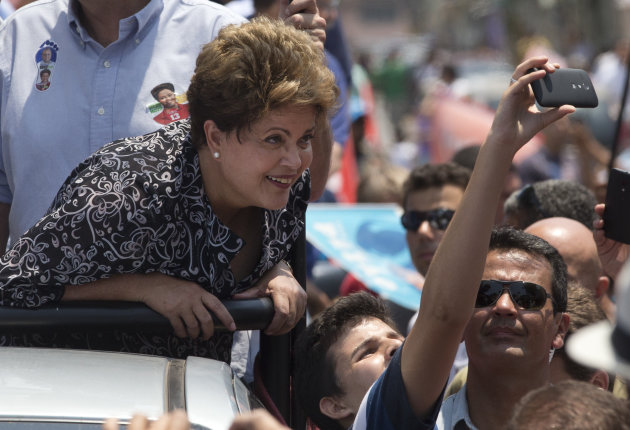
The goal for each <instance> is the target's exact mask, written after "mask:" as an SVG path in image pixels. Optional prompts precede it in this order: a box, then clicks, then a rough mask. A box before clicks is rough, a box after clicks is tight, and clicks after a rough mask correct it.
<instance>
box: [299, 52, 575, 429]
mask: <svg viewBox="0 0 630 430" xmlns="http://www.w3.org/2000/svg"><path fill="white" fill-rule="evenodd" d="M532 68H536V69H538V70H536V71H534V72H531V73H528V70H529V69H532ZM554 70H555V66H554V65H552V64H551V63H548V62H547V58H546V57H534V58H530V59H528V60H526V61H524V62H523V63H521V64H520V65H519V66H518V67H517V68H516V69H515V71H514V73H513V79H512V82H511V84H510V86H509V88H508V89H507V90H506V92H505V93H504V95H503V98H502V100H501V103H500V104H499V108H498V109H497V113H496V115H495V119H494V122H493V125H492V129H491V131H490V133H489V135H488V138H487V140H486V142H485V143H484V145H483V146H482V149H481V151H480V154H479V158H478V160H477V162H476V164H475V170H474V172H473V175H472V176H471V179H470V182H469V185H468V187H467V188H466V191H465V193H464V196H463V198H462V200H461V203H460V205H459V207H458V210H457V213H455V215H454V217H453V219H452V220H451V222H450V224H449V228H448V229H447V230H446V231H445V232H444V236H443V238H442V241H441V243H440V247H439V249H438V251H437V252H436V254H435V257H434V259H433V261H432V264H431V266H430V267H429V268H428V271H427V276H426V280H425V284H424V288H423V292H422V301H421V303H420V312H419V314H418V319H417V321H416V323H415V324H414V326H413V328H412V330H411V332H410V333H409V335H408V336H407V338H406V339H403V338H402V336H400V335H399V334H397V333H396V331H395V329H394V328H393V326H392V325H391V324H390V323H388V322H387V321H386V320H387V318H383V317H376V316H374V315H372V314H369V313H366V312H363V311H362V309H360V308H353V309H345V310H346V312H337V310H338V308H339V307H341V306H346V303H347V301H348V300H350V299H351V298H352V296H350V298H347V299H346V298H344V299H341V300H339V301H338V302H337V303H336V304H335V305H333V306H331V307H330V308H328V309H327V310H326V311H324V312H323V313H322V314H320V316H318V317H317V318H316V319H315V320H314V321H313V322H312V323H311V325H309V326H308V327H307V329H306V330H305V331H304V332H303V333H302V335H301V336H300V339H299V340H298V345H297V347H296V360H295V363H296V372H295V375H294V381H295V384H296V387H295V391H296V395H297V397H298V401H299V402H300V403H301V405H302V407H303V408H304V409H305V411H306V413H307V415H308V416H309V417H310V418H311V419H313V420H314V421H315V424H317V426H318V427H319V428H320V429H322V430H326V429H344V428H348V426H352V428H353V429H354V430H359V429H364V428H365V429H379V430H388V429H407V428H409V429H433V428H434V425H435V422H436V421H435V420H436V415H437V411H438V409H439V408H440V400H441V397H442V392H443V390H444V386H445V384H446V381H447V378H448V374H449V371H450V368H451V364H452V362H453V358H454V357H455V353H456V351H457V348H458V345H459V343H460V341H461V339H462V336H464V333H466V335H467V336H468V337H470V339H471V341H472V342H473V348H474V350H469V353H470V352H474V353H475V354H476V357H481V356H485V355H486V350H492V353H495V354H496V355H497V357H498V359H499V361H500V362H499V363H495V365H496V366H499V365H504V366H505V367H510V369H511V371H512V372H515V371H517V370H520V369H521V368H522V369H525V370H526V372H531V378H532V381H518V382H524V383H525V385H524V386H528V387H529V388H534V387H535V386H539V385H541V384H543V383H544V382H545V381H546V380H548V373H549V369H548V363H547V362H546V361H545V360H548V355H549V354H548V350H549V348H550V347H551V346H552V343H554V345H553V346H554V347H557V346H560V345H559V344H561V342H562V324H563V321H565V320H566V318H565V317H563V314H562V312H561V310H562V306H563V304H562V297H561V296H558V297H556V295H557V294H555V293H553V291H552V279H553V277H552V270H551V269H550V268H549V267H547V266H545V264H547V263H546V260H541V259H539V258H538V259H537V258H531V256H530V255H529V254H527V253H525V252H524V251H519V250H512V248H511V247H509V246H508V247H507V248H506V247H504V248H497V249H496V250H492V251H490V253H488V243H489V240H490V234H491V230H492V226H493V224H494V212H495V211H494V208H495V207H496V205H497V203H498V201H499V196H500V194H501V190H502V188H503V179H504V177H505V176H506V175H507V173H508V170H509V167H510V164H511V161H512V158H513V156H514V154H515V153H516V151H518V150H519V149H520V147H522V146H523V145H524V144H525V143H526V142H528V141H529V140H530V139H531V138H532V137H533V136H534V135H535V134H536V133H537V132H539V131H540V129H541V128H543V127H545V126H546V125H548V124H550V123H552V122H554V121H557V120H558V119H560V118H562V117H564V116H566V115H567V114H570V113H572V112H574V111H575V108H573V107H572V106H562V107H560V108H557V109H551V110H548V111H545V112H540V111H537V110H536V109H535V103H534V97H533V93H532V91H531V89H530V87H529V84H530V83H531V82H532V81H533V80H536V79H540V78H542V77H543V76H544V75H545V74H546V73H552V72H553V71H554ZM488 208H493V210H488ZM486 255H488V260H489V262H490V264H489V265H488V266H486V269H485V270H484V264H485V262H486ZM530 260H531V261H530ZM560 261H562V260H560ZM503 263H505V264H503ZM504 266H505V268H504ZM565 270H566V269H565ZM482 275H483V276H482ZM481 279H485V280H489V281H492V280H495V281H509V282H505V283H503V282H490V283H486V284H487V286H483V288H481V290H480V280H481ZM518 281H524V282H518ZM533 284H537V285H538V286H539V287H538V286H536V285H533ZM504 286H505V288H504ZM541 288H542V290H541ZM480 291H481V294H478V293H479V292H480ZM547 293H549V294H550V295H552V297H553V300H554V301H556V302H558V304H557V305H556V306H558V308H557V309H558V312H554V308H553V306H552V304H551V300H550V299H549V298H548V297H547ZM478 297H480V299H479V300H480V302H479V304H483V306H484V307H479V308H475V307H474V306H475V302H476V300H477V298H478ZM512 298H513V300H515V301H516V302H517V304H512ZM565 300H566V299H565ZM515 306H524V307H526V308H527V309H521V308H520V307H519V308H518V309H515ZM504 308H509V310H504ZM350 311H352V312H350ZM333 313H336V314H335V316H336V317H337V318H338V320H337V319H335V318H328V316H331V315H332V314H333ZM349 314H351V318H349V317H348V315H349ZM494 314H497V316H496V317H495V316H493V315H494ZM498 315H501V318H498ZM485 321H496V322H497V325H494V326H490V327H488V326H487V325H486V323H485ZM525 322H526V323H527V324H525ZM498 323H500V324H498ZM516 323H518V324H516ZM517 327H518V328H517ZM482 328H483V330H481V329H482ZM525 328H526V329H527V330H531V335H532V336H536V335H544V336H545V339H544V340H542V341H541V340H536V339H533V338H530V336H529V334H530V333H529V332H527V331H525ZM486 329H488V330H490V331H491V335H490V336H485V339H483V341H482V342H479V341H478V339H477V338H478V337H479V336H480V335H481V334H483V335H485V334H486V333H485V332H486ZM517 330H518V331H517ZM491 338H492V339H491ZM538 343H540V344H541V345H543V344H545V347H546V349H547V351H546V352H545V357H544V360H543V357H541V354H542V353H541V352H540V350H541V349H544V348H543V346H541V345H539V344H538ZM530 344H531V345H530ZM479 346H481V348H479ZM512 346H513V348H512ZM477 349H480V350H479V351H477ZM530 350H531V352H530ZM519 351H522V352H523V353H522V354H520V355H521V356H523V357H525V356H526V355H527V356H529V355H533V356H534V357H535V359H536V360H535V361H536V365H535V366H533V365H530V363H527V362H526V360H521V359H520V357H519ZM525 353H527V354H525ZM510 354H513V355H514V356H513V357H509V355H510ZM491 355H492V354H491ZM489 358H492V357H489ZM506 358H511V360H506ZM508 363H510V365H509V366H508ZM545 363H547V364H546V366H547V367H546V368H545V367H544V364H545ZM475 366H477V362H475ZM497 370H499V369H498V367H497ZM473 372H476V368H475V369H474V370H473ZM491 373H492V369H490V373H487V372H486V373H484V372H482V374H483V375H484V376H486V377H488V376H492V375H491ZM509 373H510V372H503V373H502V376H506V377H507V376H509ZM545 377H547V379H545ZM475 378H477V375H475ZM490 379H491V381H492V382H493V383H494V384H495V386H496V387H501V389H503V388H504V384H501V383H499V382H497V381H493V380H492V378H490ZM471 381H472V380H471ZM478 381H479V379H478V378H477V379H475V381H474V383H472V387H473V388H475V389H477V387H478ZM486 388H488V389H490V388H491V387H486ZM505 388H508V389H510V391H513V388H511V387H509V386H508V387H505ZM466 391H467V390H463V392H466ZM498 394H501V393H500V391H499V392H498ZM511 394H512V393H506V395H510V397H509V398H510V399H511V398H512V396H511ZM479 399H480V397H478V396H474V397H473V396H471V400H472V401H473V402H478V401H479ZM497 404H498V405H501V407H503V406H504V405H503V402H500V399H499V401H498V402H497ZM483 406H484V408H485V409H484V411H485V412H484V413H486V414H492V413H494V412H495V409H497V407H496V405H494V404H493V405H487V404H484V405H483ZM499 409H500V408H499ZM470 411H471V412H474V414H475V415H476V414H477V413H478V412H479V408H478V406H477V404H471V406H470ZM503 412H504V411H502V410H501V411H499V413H500V414H502V413H503ZM510 413H511V406H510V407H509V410H508V418H509V414H510ZM500 418H502V416H501V417H500ZM482 421H483V420H480V423H481V422H482ZM505 422H507V421H505ZM505 422H503V424H505ZM483 424H485V422H483ZM489 424H494V420H493V422H492V423H489ZM493 427H495V426H492V427H488V428H493ZM483 428H486V427H483Z"/></svg>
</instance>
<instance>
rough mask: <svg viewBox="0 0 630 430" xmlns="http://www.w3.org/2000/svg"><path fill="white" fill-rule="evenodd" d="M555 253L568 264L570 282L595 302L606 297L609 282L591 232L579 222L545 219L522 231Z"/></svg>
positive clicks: (555, 218) (567, 219)
mask: <svg viewBox="0 0 630 430" xmlns="http://www.w3.org/2000/svg"><path fill="white" fill-rule="evenodd" d="M525 231H526V232H528V233H531V234H533V235H535V236H538V237H541V238H543V239H545V240H546V241H547V242H549V243H550V244H551V245H552V246H553V247H554V248H556V249H557V250H558V252H559V253H560V255H562V258H563V259H564V262H565V263H566V264H567V271H568V273H569V280H570V281H576V282H579V283H580V285H582V286H583V287H586V288H588V289H589V290H591V291H592V293H593V295H594V296H595V297H596V298H597V299H601V298H602V297H604V296H605V295H606V292H607V291H608V286H609V283H610V280H609V278H608V277H607V276H605V275H604V273H603V270H602V263H601V261H600V259H599V254H598V253H597V245H595V240H594V239H593V232H592V231H591V230H590V229H588V228H586V226H585V225H584V224H582V223H580V222H579V221H576V220H574V219H570V218H565V217H553V218H545V219H541V220H540V221H536V222H535V223H533V224H531V225H530V226H528V227H527V228H526V229H525Z"/></svg>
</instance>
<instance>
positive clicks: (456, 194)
mask: <svg viewBox="0 0 630 430" xmlns="http://www.w3.org/2000/svg"><path fill="white" fill-rule="evenodd" d="M469 179H470V170H468V169H467V168H465V167H462V166H460V165H459V164H456V163H453V162H449V163H440V164H430V163H429V164H424V165H422V166H418V167H416V168H414V169H413V170H412V171H411V172H410V173H409V176H408V177H407V179H406V180H405V183H404V185H403V209H404V213H403V215H402V217H401V222H402V225H403V227H404V228H405V230H406V231H407V233H406V236H405V237H406V239H407V245H408V247H409V253H410V254H411V260H412V262H413V265H414V266H415V268H416V270H418V272H419V273H420V274H421V275H422V276H426V274H427V270H428V269H429V264H430V263H431V260H433V255H434V254H435V251H436V250H437V247H438V245H439V244H440V241H441V240H442V236H443V235H444V231H445V230H446V227H447V226H448V224H449V222H450V221H451V219H452V218H453V214H454V213H455V210H456V209H457V207H458V206H459V203H460V202H461V200H462V197H463V196H464V190H465V189H466V185H468V180H469Z"/></svg>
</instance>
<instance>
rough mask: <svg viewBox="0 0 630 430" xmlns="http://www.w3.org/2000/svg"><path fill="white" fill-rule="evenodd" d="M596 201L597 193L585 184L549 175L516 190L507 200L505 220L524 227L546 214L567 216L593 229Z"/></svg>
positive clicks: (506, 222) (510, 223)
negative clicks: (546, 178)
mask: <svg viewBox="0 0 630 430" xmlns="http://www.w3.org/2000/svg"><path fill="white" fill-rule="evenodd" d="M596 204H597V200H596V198H595V195H594V194H593V192H592V191H591V190H589V189H588V188H586V187H585V186H584V185H582V184H580V183H578V182H575V181H569V180H564V179H548V180H545V181H540V182H535V183H533V184H528V185H526V186H524V187H523V188H521V189H519V190H517V191H515V192H513V193H512V194H511V195H510V197H508V199H507V200H506V201H505V205H504V208H503V209H504V212H505V219H504V222H505V224H508V225H511V226H514V227H516V228H520V229H524V228H526V227H527V226H529V225H530V224H532V223H534V222H536V221H538V220H540V219H543V218H551V217H565V218H571V219H574V220H576V221H579V222H581V223H582V224H584V225H585V226H586V227H587V228H589V229H591V230H592V228H593V221H594V220H595V219H596V215H595V210H594V207H595V205H596Z"/></svg>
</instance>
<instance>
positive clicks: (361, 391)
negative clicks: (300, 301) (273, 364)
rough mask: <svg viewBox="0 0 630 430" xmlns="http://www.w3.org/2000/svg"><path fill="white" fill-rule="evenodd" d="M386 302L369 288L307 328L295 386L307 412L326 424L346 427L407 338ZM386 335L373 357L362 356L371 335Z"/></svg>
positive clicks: (300, 342)
mask: <svg viewBox="0 0 630 430" xmlns="http://www.w3.org/2000/svg"><path fill="white" fill-rule="evenodd" d="M395 327H396V325H395V323H394V322H393V321H392V320H391V319H390V317H389V315H388V314H387V308H386V306H385V304H384V303H383V302H382V301H381V300H380V299H378V298H376V297H374V296H372V295H370V294H368V293H363V292H361V293H355V294H351V295H349V296H346V297H342V298H341V299H339V300H338V301H337V302H336V303H335V304H334V305H333V306H331V307H329V308H328V309H326V310H324V311H323V312H322V313H321V314H319V315H318V316H317V318H316V319H314V320H313V322H312V323H311V324H310V325H309V326H308V327H307V328H306V329H305V330H304V332H303V333H302V334H301V335H300V337H299V338H298V341H297V344H296V347H295V356H296V357H298V358H299V359H298V360H296V362H295V363H296V369H295V376H294V381H295V391H296V393H297V396H298V401H299V402H300V404H301V406H302V408H303V409H304V411H305V412H306V415H307V416H308V417H309V418H310V419H311V420H312V421H313V422H314V423H315V424H316V425H317V426H318V427H320V428H322V429H344V428H345V427H347V426H345V427H344V426H342V425H341V424H340V422H342V421H343V420H344V419H346V418H347V417H349V416H352V413H351V412H349V411H348V410H347V408H340V406H339V404H340V403H344V404H346V405H349V407H350V408H353V409H354V410H355V411H356V410H357V409H358V408H359V404H360V403H361V400H362V399H363V396H364V395H365V393H366V392H367V391H368V388H369V387H370V386H371V385H372V384H373V383H374V381H375V380H376V379H377V378H378V377H379V376H380V374H381V373H383V371H384V370H385V368H386V367H387V365H388V364H389V361H390V359H391V357H392V355H393V353H394V352H395V351H396V349H398V348H399V347H400V346H401V344H402V341H403V336H402V335H401V334H400V333H399V332H398V331H397V330H396V328H395ZM371 336H378V337H379V338H382V339H384V342H383V343H382V344H381V345H382V348H379V350H378V351H376V352H375V353H374V354H373V358H372V359H368V360H360V361H357V365H354V366H353V362H354V361H353V360H351V358H352V355H354V354H355V353H356V351H355V349H357V348H361V349H362V350H363V349H365V348H367V346H366V345H364V344H363V342H364V341H365V340H366V338H370V337H371Z"/></svg>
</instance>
